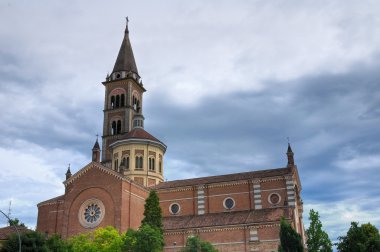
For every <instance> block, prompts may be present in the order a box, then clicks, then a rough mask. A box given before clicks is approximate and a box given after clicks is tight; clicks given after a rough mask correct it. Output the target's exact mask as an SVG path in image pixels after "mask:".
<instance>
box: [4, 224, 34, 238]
mask: <svg viewBox="0 0 380 252" xmlns="http://www.w3.org/2000/svg"><path fill="white" fill-rule="evenodd" d="M17 229H18V231H19V232H20V233H25V232H29V231H31V230H30V229H28V228H27V227H23V226H17ZM15 233H17V232H16V230H15V227H14V226H8V227H3V228H0V240H8V237H9V236H10V235H12V234H15Z"/></svg>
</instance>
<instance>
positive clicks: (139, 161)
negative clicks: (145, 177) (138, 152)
mask: <svg viewBox="0 0 380 252" xmlns="http://www.w3.org/2000/svg"><path fill="white" fill-rule="evenodd" d="M135 161H136V162H135V168H136V169H142V168H143V157H142V156H136V160H135Z"/></svg>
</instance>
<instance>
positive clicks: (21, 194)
mask: <svg viewBox="0 0 380 252" xmlns="http://www.w3.org/2000/svg"><path fill="white" fill-rule="evenodd" d="M70 162H71V164H72V172H76V171H77V170H78V169H79V168H80V167H82V166H83V165H85V164H86V162H88V159H87V158H86V157H84V156H82V155H81V154H78V153H73V152H72V151H71V150H65V149H46V148H43V147H41V146H38V145H35V144H32V143H29V142H25V141H22V140H17V141H15V142H14V143H13V146H12V147H11V148H3V147H0V167H1V174H0V182H1V185H2V186H1V188H0V195H2V197H1V200H0V209H2V210H3V211H4V212H7V210H8V203H9V201H12V216H13V218H18V219H20V221H22V222H24V223H25V224H27V225H28V226H29V227H34V226H35V222H36V220H37V206H36V205H37V203H39V202H40V201H44V200H47V199H48V198H51V197H56V196H59V195H61V194H63V192H64V187H63V185H62V181H63V180H64V179H65V177H64V176H65V175H64V174H65V172H66V169H67V164H68V163H70Z"/></svg>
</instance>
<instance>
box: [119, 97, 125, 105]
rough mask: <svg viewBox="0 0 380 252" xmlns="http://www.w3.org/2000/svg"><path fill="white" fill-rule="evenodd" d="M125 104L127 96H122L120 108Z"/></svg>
mask: <svg viewBox="0 0 380 252" xmlns="http://www.w3.org/2000/svg"><path fill="white" fill-rule="evenodd" d="M124 104H125V95H124V94H122V95H120V107H124Z"/></svg>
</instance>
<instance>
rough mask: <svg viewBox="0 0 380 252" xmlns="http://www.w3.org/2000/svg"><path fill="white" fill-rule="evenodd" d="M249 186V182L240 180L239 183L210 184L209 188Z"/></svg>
mask: <svg viewBox="0 0 380 252" xmlns="http://www.w3.org/2000/svg"><path fill="white" fill-rule="evenodd" d="M247 184H248V180H239V181H233V182H223V183H215V184H209V185H208V188H217V187H227V186H236V185H247Z"/></svg>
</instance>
